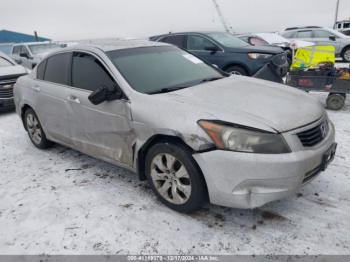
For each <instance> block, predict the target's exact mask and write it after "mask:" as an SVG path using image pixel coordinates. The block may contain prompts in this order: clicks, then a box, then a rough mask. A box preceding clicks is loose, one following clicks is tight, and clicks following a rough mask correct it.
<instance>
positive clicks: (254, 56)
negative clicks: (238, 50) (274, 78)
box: [248, 53, 272, 59]
mask: <svg viewBox="0 0 350 262" xmlns="http://www.w3.org/2000/svg"><path fill="white" fill-rule="evenodd" d="M248 56H249V58H251V59H269V58H271V57H272V55H271V54H261V53H249V54H248Z"/></svg>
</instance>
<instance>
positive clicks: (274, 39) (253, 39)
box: [237, 33, 314, 64]
mask: <svg viewBox="0 0 350 262" xmlns="http://www.w3.org/2000/svg"><path fill="white" fill-rule="evenodd" d="M237 37H239V38H240V39H242V40H243V41H245V42H247V43H248V44H250V45H253V46H266V45H273V46H278V47H280V48H282V49H283V50H284V51H285V52H286V54H287V57H288V62H289V64H291V63H292V60H293V50H292V49H293V48H294V49H297V48H301V47H306V46H313V45H314V43H312V42H307V41H302V40H293V41H292V40H290V39H287V38H284V37H283V36H281V35H280V34H277V33H254V34H243V35H237Z"/></svg>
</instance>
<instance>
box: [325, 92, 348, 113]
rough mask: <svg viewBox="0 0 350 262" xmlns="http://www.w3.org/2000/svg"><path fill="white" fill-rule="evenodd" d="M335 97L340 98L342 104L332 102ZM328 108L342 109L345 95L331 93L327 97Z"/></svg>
mask: <svg viewBox="0 0 350 262" xmlns="http://www.w3.org/2000/svg"><path fill="white" fill-rule="evenodd" d="M334 99H339V100H340V102H341V104H340V106H335V105H334V104H332V102H333V101H334ZM326 103H327V108H328V109H331V110H340V109H342V108H343V106H344V104H345V98H344V96H342V95H340V94H333V95H329V96H328V97H327V101H326Z"/></svg>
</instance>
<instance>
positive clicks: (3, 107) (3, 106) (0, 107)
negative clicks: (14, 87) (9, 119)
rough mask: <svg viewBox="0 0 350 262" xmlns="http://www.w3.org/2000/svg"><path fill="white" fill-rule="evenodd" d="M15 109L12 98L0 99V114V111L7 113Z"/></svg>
mask: <svg viewBox="0 0 350 262" xmlns="http://www.w3.org/2000/svg"><path fill="white" fill-rule="evenodd" d="M14 108H15V103H14V100H13V97H12V98H1V97H0V112H1V111H7V110H12V109H14Z"/></svg>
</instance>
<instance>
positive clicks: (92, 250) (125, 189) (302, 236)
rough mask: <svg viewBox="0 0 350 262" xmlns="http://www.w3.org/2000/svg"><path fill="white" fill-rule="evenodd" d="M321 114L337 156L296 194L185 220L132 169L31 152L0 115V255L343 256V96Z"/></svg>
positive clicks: (60, 150)
mask: <svg viewBox="0 0 350 262" xmlns="http://www.w3.org/2000/svg"><path fill="white" fill-rule="evenodd" d="M312 95H313V96H314V97H316V98H317V99H320V100H321V102H322V103H325V99H326V95H325V94H312ZM328 113H329V116H330V119H331V120H332V121H333V122H334V124H335V126H336V131H337V139H336V140H337V142H338V143H339V146H338V152H337V156H336V158H335V160H334V162H333V163H332V164H331V165H330V166H329V168H328V169H327V170H326V172H323V173H322V174H321V175H320V176H319V177H318V178H317V179H315V180H314V181H312V183H310V184H308V185H306V186H305V187H304V188H303V189H301V190H300V191H299V192H297V194H296V195H295V196H294V197H291V198H288V199H284V200H280V201H277V202H274V203H271V204H268V205H266V206H264V207H262V208H259V209H256V210H238V209H231V208H224V207H218V206H212V205H207V206H206V207H204V208H203V209H202V210H200V211H199V212H197V213H194V214H192V215H183V214H179V213H176V212H174V211H172V210H170V209H168V208H166V207H165V206H164V205H162V204H161V203H160V202H159V201H158V200H157V199H156V197H155V196H154V195H153V193H152V192H151V190H150V188H149V187H148V185H147V183H146V182H140V181H139V180H138V178H137V176H136V175H135V174H133V173H130V172H129V171H126V170H124V169H121V168H118V167H115V166H112V165H110V164H107V163H105V162H102V161H99V160H96V159H93V158H91V157H88V156H86V155H83V154H81V153H79V152H77V151H73V150H70V149H68V148H65V147H62V146H58V145H57V146H55V147H54V148H52V149H50V150H46V151H40V150H38V149H36V148H35V147H34V146H33V145H32V144H31V142H30V140H29V138H28V136H27V134H26V133H25V131H24V129H23V126H22V124H21V121H20V119H19V118H18V116H17V115H16V114H15V113H5V114H0V168H1V169H0V199H1V201H0V253H1V254H42V253H45V254H140V253H141V254H349V253H350V234H349V231H350V100H348V101H347V102H346V106H345V107H344V108H343V109H342V110H341V111H338V112H332V111H329V112H328ZM300 114H302V112H300Z"/></svg>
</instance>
